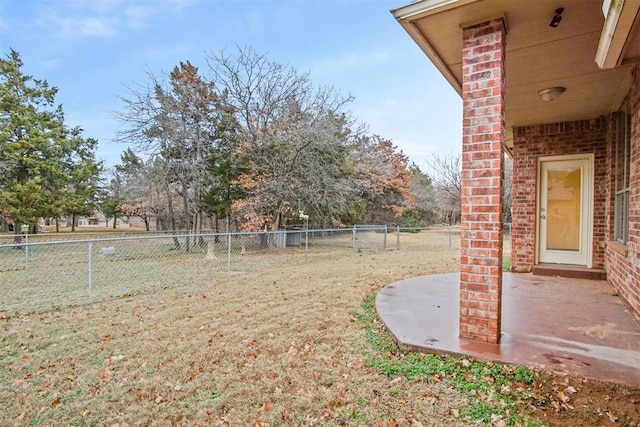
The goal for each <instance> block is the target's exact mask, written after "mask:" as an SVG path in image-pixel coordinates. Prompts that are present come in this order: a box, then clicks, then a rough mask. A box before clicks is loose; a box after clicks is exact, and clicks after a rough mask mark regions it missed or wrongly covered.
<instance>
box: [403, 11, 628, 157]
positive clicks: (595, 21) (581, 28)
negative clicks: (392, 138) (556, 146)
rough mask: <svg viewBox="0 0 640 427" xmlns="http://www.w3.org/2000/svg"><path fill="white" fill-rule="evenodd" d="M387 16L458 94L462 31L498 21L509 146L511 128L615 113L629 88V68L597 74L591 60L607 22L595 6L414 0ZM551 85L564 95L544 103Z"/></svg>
mask: <svg viewBox="0 0 640 427" xmlns="http://www.w3.org/2000/svg"><path fill="white" fill-rule="evenodd" d="M559 7H564V12H563V13H562V20H561V22H560V24H559V25H558V26H557V27H556V28H552V27H551V26H550V25H549V23H550V22H551V19H552V18H553V16H554V14H555V10H556V9H558V8H559ZM392 13H393V15H394V16H395V17H396V19H398V21H399V22H400V24H401V25H402V26H403V27H404V28H405V30H406V31H407V32H408V33H409V35H410V36H411V37H412V38H413V39H414V41H415V42H416V43H417V44H418V45H419V46H420V47H421V49H422V50H423V51H424V52H425V54H426V55H427V56H428V57H429V58H430V59H431V60H432V62H434V64H435V65H436V66H437V67H438V69H439V70H440V71H441V72H442V74H443V75H444V76H445V77H446V78H447V80H448V81H449V82H450V83H451V85H452V86H453V87H454V88H455V90H456V91H457V92H458V93H459V94H462V89H461V81H462V27H463V26H466V25H470V24H473V23H479V22H483V21H486V20H487V19H492V18H496V17H500V16H504V18H505V22H506V24H507V29H508V33H507V52H506V72H505V74H506V91H505V116H506V117H505V118H506V126H507V140H506V145H507V146H508V147H512V145H513V140H512V138H511V134H512V132H511V129H512V127H514V126H524V125H533V124H542V123H551V122H562V121H569V120H578V119H590V118H595V117H598V116H601V115H605V114H607V113H609V112H611V111H614V110H616V109H617V108H618V107H619V106H620V104H621V102H622V100H623V99H624V96H625V94H626V93H627V91H628V89H629V87H630V84H631V75H630V70H631V67H630V66H629V65H625V66H619V67H617V68H613V69H608V70H602V69H600V68H599V67H598V65H597V64H596V62H595V58H596V51H597V49H598V43H599V40H600V37H601V34H602V31H603V25H604V22H605V19H604V15H603V11H602V2H601V1H597V0H589V1H577V0H573V1H572V0H567V1H564V2H561V1H558V0H521V1H513V0H420V1H416V2H413V3H410V4H408V5H407V6H404V7H401V8H398V9H395V10H393V11H392ZM636 51H640V49H638V43H634V42H631V43H628V46H627V51H626V52H625V57H626V58H635V57H637V56H639V55H637V52H636ZM625 62H628V60H627V61H625ZM553 86H563V87H565V88H566V92H564V93H563V94H562V95H561V96H560V97H559V98H558V99H557V100H555V101H543V100H542V99H541V98H540V97H539V96H538V91H540V90H542V89H545V88H548V87H553Z"/></svg>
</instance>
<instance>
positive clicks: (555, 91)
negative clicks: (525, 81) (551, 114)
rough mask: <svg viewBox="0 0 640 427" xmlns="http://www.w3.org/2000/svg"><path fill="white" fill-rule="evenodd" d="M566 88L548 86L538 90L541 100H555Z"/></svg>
mask: <svg viewBox="0 0 640 427" xmlns="http://www.w3.org/2000/svg"><path fill="white" fill-rule="evenodd" d="M565 90H566V89H565V88H563V87H562V86H555V87H549V88H546V89H542V90H541V91H540V92H538V95H539V96H540V98H542V100H543V101H555V100H556V99H558V97H559V96H560V95H562V93H563V92H564V91H565Z"/></svg>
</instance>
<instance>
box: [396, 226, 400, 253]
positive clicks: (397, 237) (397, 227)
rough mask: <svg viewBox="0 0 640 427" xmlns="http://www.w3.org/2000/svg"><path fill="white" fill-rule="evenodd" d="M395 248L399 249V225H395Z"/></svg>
mask: <svg viewBox="0 0 640 427" xmlns="http://www.w3.org/2000/svg"><path fill="white" fill-rule="evenodd" d="M396 250H398V251H399V250H400V226H399V225H396Z"/></svg>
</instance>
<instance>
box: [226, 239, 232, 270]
mask: <svg viewBox="0 0 640 427" xmlns="http://www.w3.org/2000/svg"><path fill="white" fill-rule="evenodd" d="M227 271H231V233H230V232H229V231H227Z"/></svg>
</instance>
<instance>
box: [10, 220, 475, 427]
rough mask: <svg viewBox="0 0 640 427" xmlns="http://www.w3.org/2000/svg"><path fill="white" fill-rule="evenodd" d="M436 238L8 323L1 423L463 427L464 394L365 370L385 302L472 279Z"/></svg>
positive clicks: (197, 280)
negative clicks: (368, 298) (458, 277)
mask: <svg viewBox="0 0 640 427" xmlns="http://www.w3.org/2000/svg"><path fill="white" fill-rule="evenodd" d="M434 236H436V235H435V234H434V235H431V237H429V239H431V241H430V243H429V244H428V245H426V246H423V247H422V249H421V250H419V251H418V250H411V248H410V246H411V244H410V242H411V241H415V243H416V244H418V243H419V242H421V241H424V239H425V238H426V237H425V235H424V234H422V233H420V234H415V235H408V236H407V237H406V239H404V238H403V242H404V243H405V245H406V246H403V247H402V248H403V249H401V250H400V251H387V252H386V253H380V252H371V253H366V252H362V253H358V254H355V255H347V256H345V253H344V251H341V252H340V253H339V256H331V254H330V253H324V254H322V255H316V256H315V257H314V256H312V257H310V262H308V263H300V262H297V263H295V264H293V265H290V264H287V263H286V262H278V260H277V259H273V260H271V263H272V265H271V268H265V269H262V270H261V271H260V272H259V273H257V272H250V271H247V272H232V273H227V272H224V271H217V272H211V271H210V270H208V271H201V272H200V273H198V274H196V273H197V272H198V271H199V270H198V269H197V268H194V269H192V271H191V273H190V275H188V276H185V275H184V274H180V275H179V277H181V280H180V281H179V282H175V283H173V284H172V283H165V284H163V285H162V286H148V287H143V288H140V289H141V291H140V292H138V293H134V294H122V295H120V296H119V297H115V298H111V299H106V300H104V301H101V302H99V303H94V304H93V305H82V306H70V307H64V306H61V308H56V309H49V310H44V311H33V312H29V313H27V312H25V311H24V310H20V311H5V312H4V313H5V314H4V315H3V317H2V318H1V319H2V320H0V330H1V331H2V335H1V338H0V414H1V415H0V417H1V419H0V423H1V424H2V425H8V426H11V425H91V426H99V425H189V426H191V425H252V424H255V425H340V424H342V425H346V424H347V423H348V425H416V426H417V425H420V423H422V424H423V425H445V424H446V425H451V426H455V425H462V421H461V420H460V419H458V418H456V417H454V416H453V415H452V413H456V411H455V410H454V411H452V409H456V410H459V409H461V408H463V407H464V406H465V405H466V399H465V398H464V397H463V396H461V395H460V394H459V393H458V392H456V391H454V389H453V388H451V387H449V386H447V385H444V383H440V384H435V385H434V384H429V383H426V382H408V381H406V380H403V379H401V378H388V377H386V376H384V375H382V374H380V373H378V372H376V371H374V370H372V369H370V368H368V367H367V366H365V363H364V360H365V358H366V356H365V354H366V352H368V351H370V350H369V348H368V345H367V343H366V342H365V337H364V331H363V326H362V325H361V324H359V323H357V322H355V321H354V313H356V312H357V311H358V310H359V306H360V304H361V302H362V300H363V298H364V297H365V295H367V294H368V293H370V292H371V291H376V290H378V289H380V288H381V287H383V286H385V285H386V284H388V283H390V282H393V281H397V280H400V279H403V278H406V277H411V276H418V275H424V274H433V273H444V272H452V271H456V270H457V269H458V253H459V250H458V249H457V248H455V246H456V245H455V244H454V248H453V249H450V248H449V247H448V244H447V241H448V234H447V232H446V231H445V232H443V233H440V234H438V235H437V238H436V237H434ZM198 262H199V261H198ZM114 265H117V264H114ZM194 271H195V272H194ZM1 274H11V272H6V273H1ZM117 274H118V272H117V271H114V272H113V275H114V277H118V276H117ZM0 314H1V313H0ZM394 423H397V424H394Z"/></svg>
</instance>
